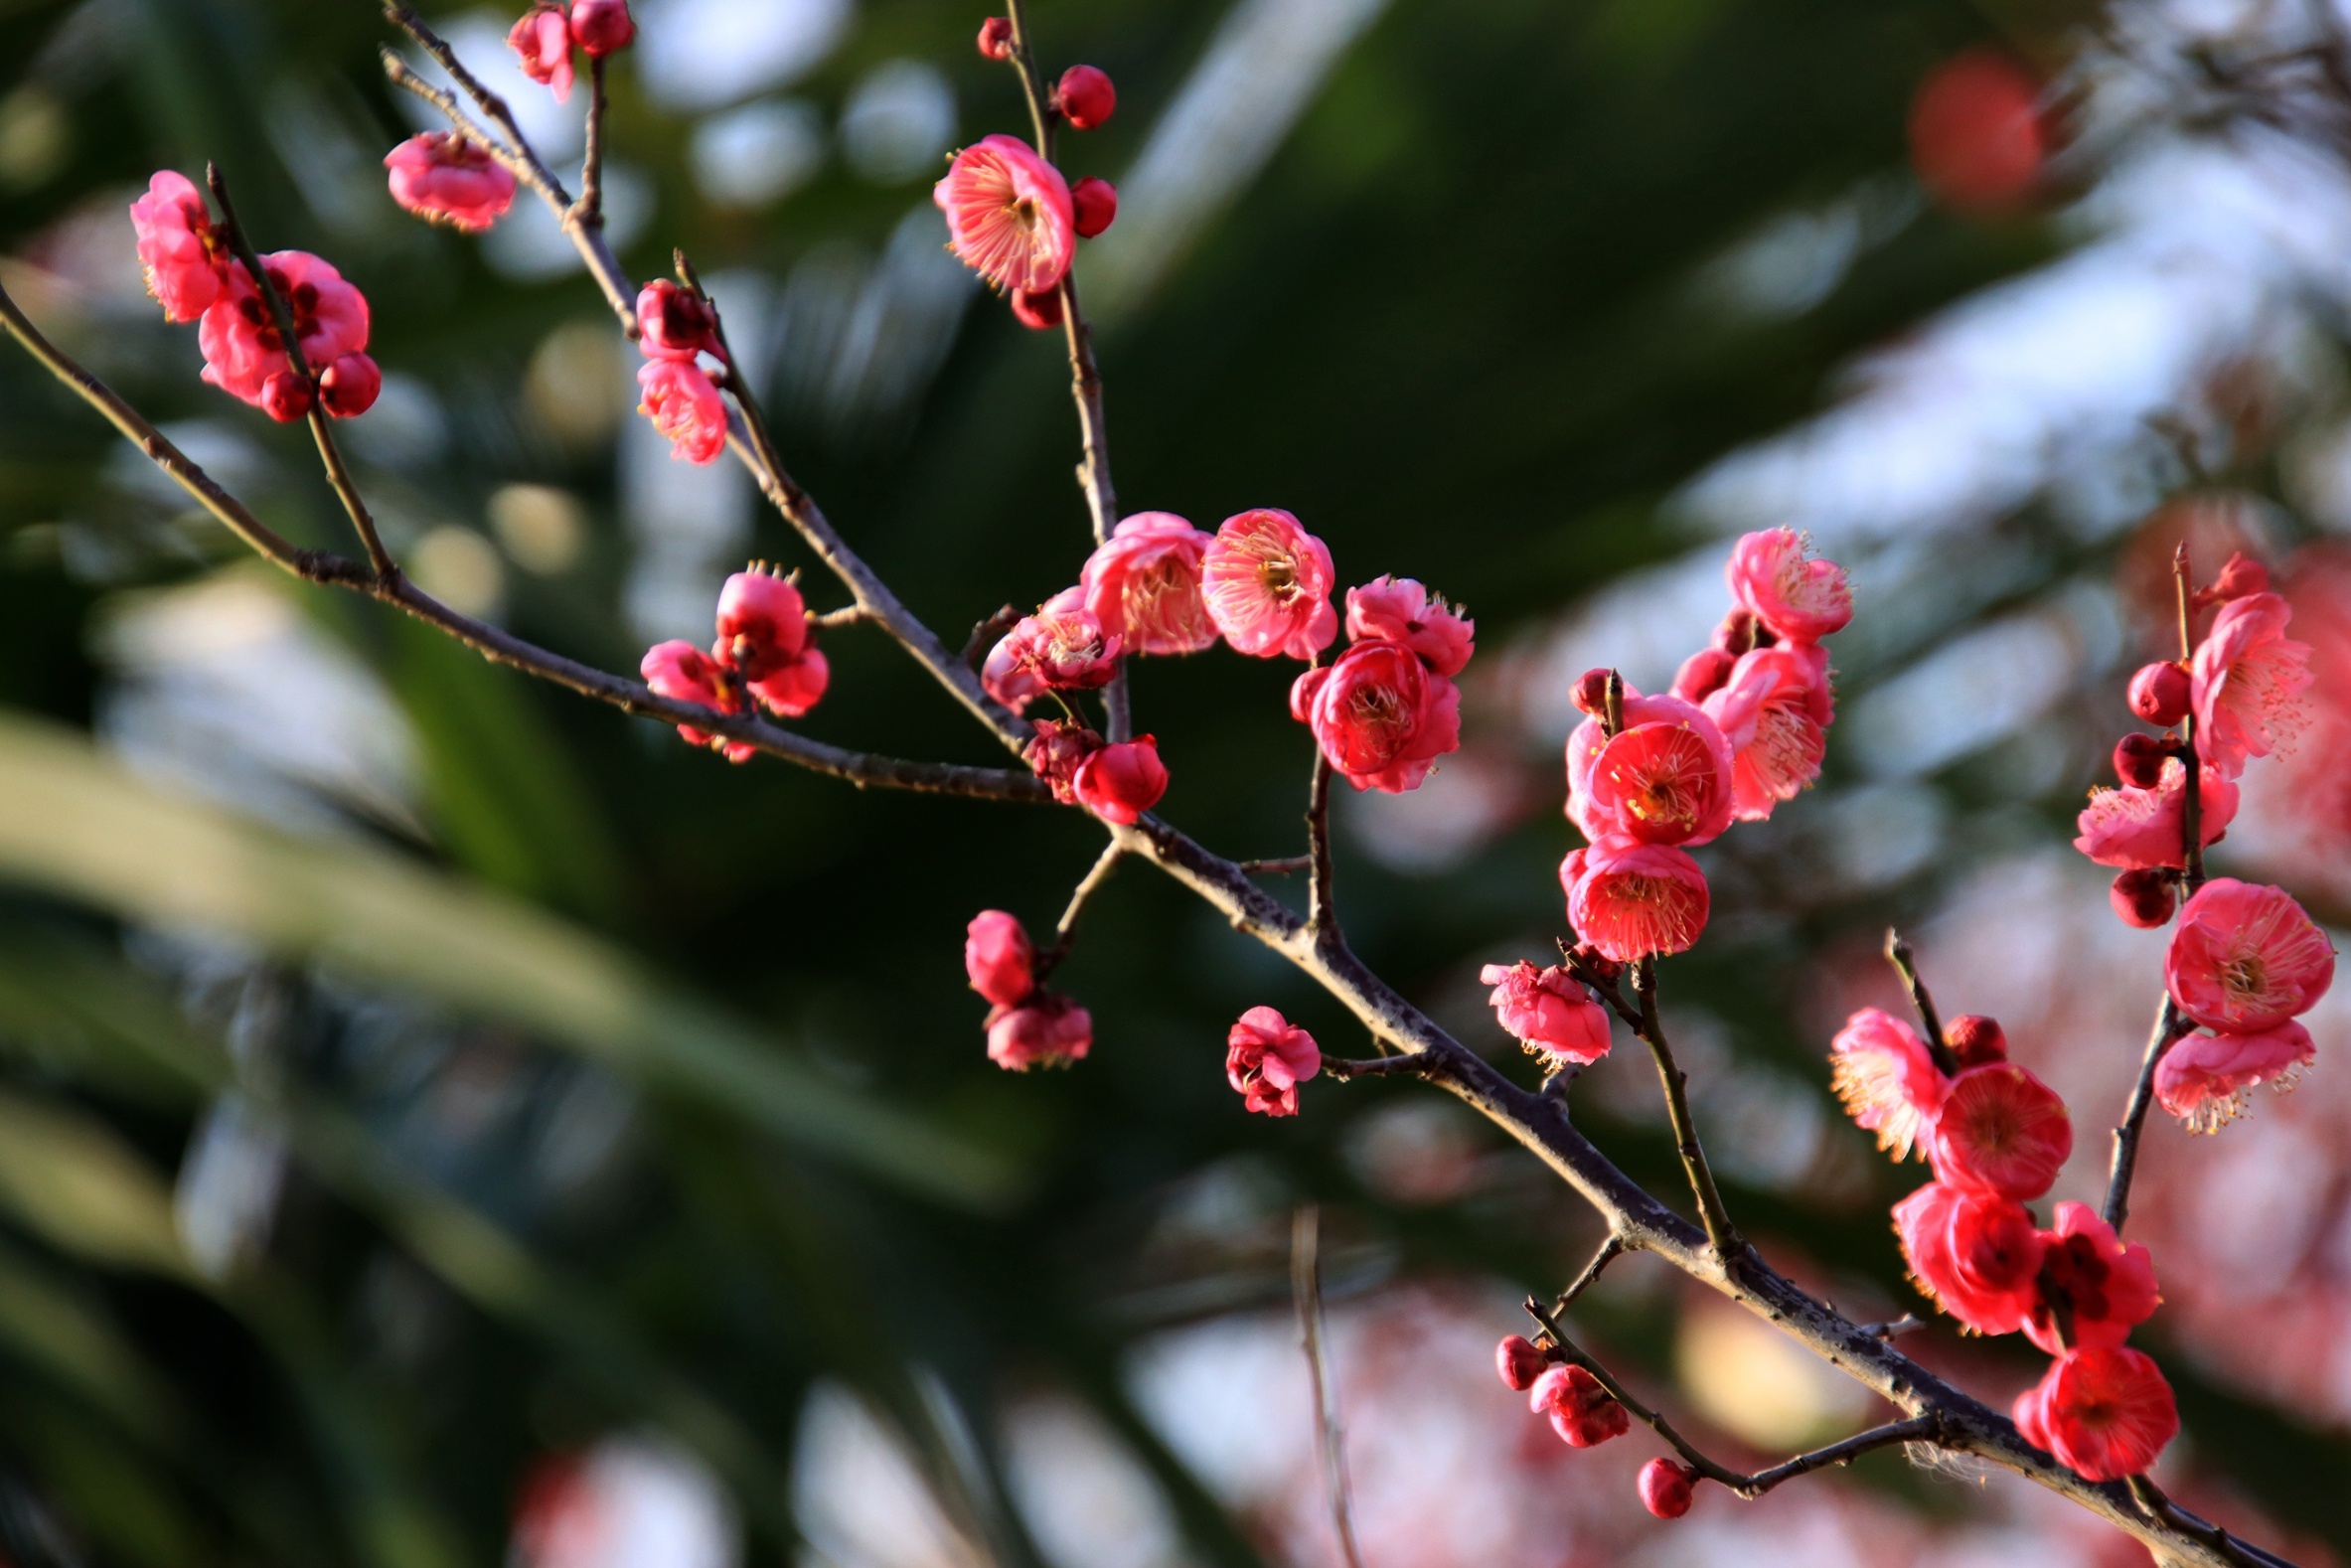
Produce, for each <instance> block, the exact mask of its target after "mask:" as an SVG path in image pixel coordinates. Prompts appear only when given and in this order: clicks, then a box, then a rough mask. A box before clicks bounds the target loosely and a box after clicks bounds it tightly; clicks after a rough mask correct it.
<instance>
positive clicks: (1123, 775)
mask: <svg viewBox="0 0 2351 1568" xmlns="http://www.w3.org/2000/svg"><path fill="white" fill-rule="evenodd" d="M1069 788H1070V792H1071V794H1073V795H1074V796H1075V797H1076V798H1077V803H1078V804H1079V805H1080V806H1083V807H1085V808H1086V810H1088V811H1090V812H1092V813H1093V814H1094V815H1095V816H1097V817H1099V818H1101V819H1102V820H1103V821H1104V822H1115V823H1117V824H1119V825H1120V826H1121V827H1126V826H1129V825H1131V824H1132V823H1133V822H1134V821H1135V819H1136V818H1138V817H1140V816H1142V815H1143V814H1144V813H1145V812H1147V811H1149V810H1151V808H1152V807H1154V806H1157V805H1158V804H1159V803H1160V797H1161V796H1163V795H1165V794H1167V793H1168V766H1167V764H1166V763H1164V762H1162V761H1161V760H1160V743H1159V741H1158V740H1157V739H1155V738H1154V737H1152V736H1150V735H1137V736H1136V737H1135V738H1134V739H1132V740H1114V741H1111V742H1110V743H1109V744H1108V745H1104V746H1100V747H1097V748H1096V749H1095V750H1093V751H1091V752H1089V753H1087V755H1086V756H1085V757H1084V758H1083V759H1081V760H1080V761H1079V762H1078V764H1077V766H1076V768H1075V769H1074V770H1073V771H1072V772H1071V774H1070V776H1069Z"/></svg>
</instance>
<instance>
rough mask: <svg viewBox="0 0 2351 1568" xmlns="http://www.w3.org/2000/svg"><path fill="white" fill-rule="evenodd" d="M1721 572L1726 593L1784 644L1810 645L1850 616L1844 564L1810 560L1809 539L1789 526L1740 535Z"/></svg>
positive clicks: (1838, 628)
mask: <svg viewBox="0 0 2351 1568" xmlns="http://www.w3.org/2000/svg"><path fill="white" fill-rule="evenodd" d="M1723 575H1724V576H1725V577H1726V578H1728V579H1729V581H1730V585H1731V595H1732V597H1734V598H1736V599H1737V600H1738V601H1739V603H1740V605H1741V606H1742V607H1743V608H1745V609H1747V610H1748V611H1750V612H1751V613H1753V614H1754V616H1755V617H1756V619H1758V620H1760V621H1762V622H1763V623H1764V624H1765V625H1766V626H1768V627H1770V628H1771V629H1772V631H1773V632H1774V633H1775V634H1777V635H1778V636H1780V637H1782V638H1784V639H1786V640H1787V641H1790V642H1799V643H1816V642H1818V641H1819V640H1820V639H1821V638H1823V637H1826V636H1828V635H1830V634H1831V633H1833V632H1837V631H1841V630H1843V629H1844V626H1845V623H1846V622H1848V621H1850V620H1852V618H1853V590H1852V587H1851V586H1850V585H1849V584H1848V583H1847V582H1846V581H1845V568H1844V567H1842V566H1840V565H1838V564H1837V563H1836V562H1835V561H1832V560H1820V559H1816V558H1814V556H1813V555H1812V552H1811V542H1810V541H1809V540H1808V539H1806V538H1805V537H1804V536H1803V535H1802V534H1799V533H1797V532H1796V530H1794V529H1786V528H1775V529H1765V530H1763V531H1762V532H1761V533H1756V534H1748V535H1745V536H1743V537H1742V538H1741V539H1740V541H1739V543H1738V545H1737V546H1736V547H1735V548H1734V549H1732V550H1731V558H1730V562H1729V564H1728V565H1726V566H1725V567H1724V568H1723Z"/></svg>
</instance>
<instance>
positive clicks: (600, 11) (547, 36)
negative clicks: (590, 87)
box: [506, 0, 637, 103]
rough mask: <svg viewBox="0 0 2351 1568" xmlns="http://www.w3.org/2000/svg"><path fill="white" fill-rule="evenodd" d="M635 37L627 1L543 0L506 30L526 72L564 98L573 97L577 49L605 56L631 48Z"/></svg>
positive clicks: (508, 43) (596, 57) (592, 55)
mask: <svg viewBox="0 0 2351 1568" xmlns="http://www.w3.org/2000/svg"><path fill="white" fill-rule="evenodd" d="M636 36H637V23H636V20H635V18H633V17H631V16H630V15H629V7H628V0H571V3H570V4H568V5H558V4H555V3H554V0H539V3H538V4H537V5H534V6H533V7H532V8H531V9H530V10H529V11H526V12H525V13H523V15H522V16H521V17H520V18H519V19H518V20H517V21H516V22H515V25H514V27H513V28H512V29H511V30H510V31H509V32H508V33H507V35H506V47H507V48H509V49H511V50H513V51H514V52H515V59H516V60H517V61H519V62H520V63H521V64H522V67H523V74H524V75H525V76H527V77H529V78H531V79H532V80H533V81H536V82H538V83H539V84H540V85H542V86H544V87H546V88H548V89H549V91H551V92H552V93H553V94H554V95H555V101H556V102H557V103H561V102H563V101H565V100H566V99H568V98H569V97H570V96H571V82H572V78H573V71H572V67H571V52H572V51H573V50H574V49H576V50H578V51H579V52H580V53H581V54H583V55H586V56H587V57H588V59H590V60H602V59H603V58H604V57H605V56H607V55H609V54H612V53H614V52H615V51H617V50H622V49H626V48H627V47H628V46H629V43H630V41H631V40H633V39H634V38H636Z"/></svg>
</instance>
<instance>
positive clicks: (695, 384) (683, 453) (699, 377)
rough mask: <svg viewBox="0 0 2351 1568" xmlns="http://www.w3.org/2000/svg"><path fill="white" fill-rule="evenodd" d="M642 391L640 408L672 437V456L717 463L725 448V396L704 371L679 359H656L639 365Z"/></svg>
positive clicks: (663, 431)
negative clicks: (721, 394) (722, 395)
mask: <svg viewBox="0 0 2351 1568" xmlns="http://www.w3.org/2000/svg"><path fill="white" fill-rule="evenodd" d="M637 387H638V390H639V392H641V393H642V397H641V400H640V401H639V402H638V404H637V411H638V412H639V413H641V414H643V415H644V416H645V417H646V418H648V419H651V420H652V421H653V427H654V428H655V429H656V430H659V431H660V432H661V433H662V434H663V435H664V436H666V437H668V438H669V443H670V456H671V458H673V459H675V460H682V461H685V462H689V463H695V464H705V463H714V462H716V461H717V460H718V454H719V453H720V452H722V451H724V450H726V399H725V398H723V397H721V396H719V395H718V389H717V388H716V387H715V386H713V385H712V384H711V382H710V379H709V378H708V377H707V376H705V375H704V374H703V373H702V370H701V369H700V368H699V367H697V366H695V365H693V364H690V363H687V362H684V361H680V360H655V361H653V362H651V363H650V364H646V365H640V366H638V367H637Z"/></svg>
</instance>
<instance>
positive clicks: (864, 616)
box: [808, 604, 873, 631]
mask: <svg viewBox="0 0 2351 1568" xmlns="http://www.w3.org/2000/svg"><path fill="white" fill-rule="evenodd" d="M871 619H873V617H872V616H871V615H870V614H868V613H867V612H866V610H865V607H864V606H863V605H862V604H845V605H843V606H842V607H841V608H840V609H838V610H824V611H821V612H818V613H815V614H812V615H810V616H809V617H808V624H809V625H811V626H817V627H822V628H824V629H825V630H827V631H830V630H832V629H834V628H836V627H841V626H855V625H857V624H858V623H859V622H860V621H869V620H871Z"/></svg>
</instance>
